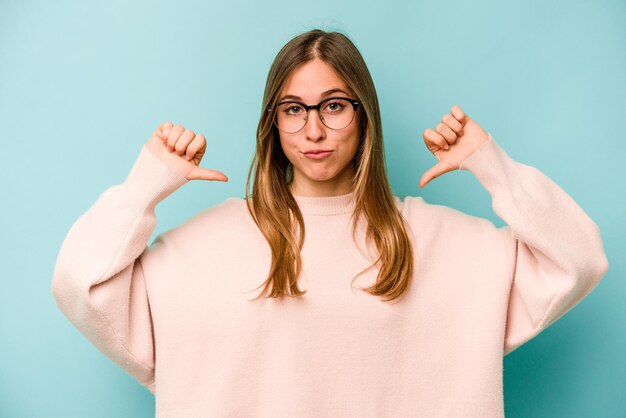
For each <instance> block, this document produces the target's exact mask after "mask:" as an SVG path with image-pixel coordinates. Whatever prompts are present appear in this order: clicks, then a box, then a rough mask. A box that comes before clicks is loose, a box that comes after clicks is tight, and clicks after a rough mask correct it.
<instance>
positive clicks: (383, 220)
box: [246, 29, 414, 300]
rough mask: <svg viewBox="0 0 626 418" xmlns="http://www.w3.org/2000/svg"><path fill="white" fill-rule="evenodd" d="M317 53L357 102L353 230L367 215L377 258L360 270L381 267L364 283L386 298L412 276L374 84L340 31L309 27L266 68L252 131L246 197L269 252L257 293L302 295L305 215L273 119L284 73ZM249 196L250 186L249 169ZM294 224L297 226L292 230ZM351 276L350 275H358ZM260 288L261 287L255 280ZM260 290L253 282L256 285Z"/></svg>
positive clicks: (410, 255)
mask: <svg viewBox="0 0 626 418" xmlns="http://www.w3.org/2000/svg"><path fill="white" fill-rule="evenodd" d="M316 58H317V59H320V60H322V61H324V62H325V63H327V64H329V65H330V66H331V67H332V68H333V69H334V70H335V71H336V72H337V73H338V74H339V76H340V77H341V78H342V79H343V80H344V81H345V83H346V84H347V86H348V87H349V88H350V89H352V91H353V92H354V93H355V94H356V99H357V100H359V102H360V103H361V107H360V108H359V110H358V111H359V112H362V113H361V115H359V116H360V117H359V118H358V119H359V120H360V121H361V126H360V130H361V131H360V133H361V140H360V143H359V146H358V149H357V151H356V153H355V156H354V159H353V161H352V164H353V166H354V172H355V176H354V178H353V184H354V189H353V191H354V196H355V201H354V203H355V208H354V213H353V215H352V234H353V237H354V236H355V231H356V228H357V223H358V222H359V220H360V219H361V217H363V218H364V219H365V220H366V224H367V229H366V235H365V236H366V243H367V244H368V245H369V244H371V243H372V242H373V243H374V245H375V248H376V249H377V251H378V259H377V260H376V261H374V262H373V264H372V265H370V266H369V267H368V268H366V269H365V270H363V271H361V272H360V273H359V274H357V276H356V277H358V276H359V275H361V274H362V273H364V272H365V271H367V270H369V269H370V268H373V267H374V266H376V265H378V266H379V273H378V276H377V280H376V282H375V283H374V284H373V285H372V286H370V287H368V288H365V289H363V290H365V291H367V292H369V293H370V294H371V295H374V296H383V298H384V300H393V299H395V298H397V297H399V296H401V295H402V294H404V292H405V291H406V290H407V289H408V287H409V285H410V282H411V278H412V276H413V268H414V267H413V251H412V245H411V241H410V239H409V235H408V234H407V229H408V228H407V227H406V224H405V220H404V218H403V217H402V215H401V213H400V212H399V211H398V209H397V208H396V207H395V204H394V201H393V194H392V192H391V188H390V186H389V183H388V179H387V172H386V168H385V155H384V147H383V134H382V125H381V118H380V110H379V106H378V97H377V95H376V89H375V88H374V83H373V81H372V78H371V76H370V73H369V70H368V69H367V65H366V64H365V61H364V60H363V57H362V56H361V54H360V52H359V51H358V49H357V48H356V46H355V45H354V44H353V43H352V42H351V41H350V39H349V38H348V37H347V36H346V35H344V34H342V33H339V32H325V31H323V30H320V29H314V30H311V31H308V32H305V33H302V34H300V35H298V36H296V37H295V38H293V39H291V40H290V41H289V42H288V43H287V44H286V45H285V46H284V47H283V48H282V49H281V50H280V51H279V53H278V54H277V56H276V58H275V59H274V62H273V63H272V66H271V68H270V71H269V74H268V77H267V82H266V85H265V93H264V95H263V108H262V113H261V118H260V120H259V125H258V127H257V133H256V153H255V155H254V158H253V160H252V164H251V166H250V170H249V172H248V178H247V181H246V203H247V206H248V211H249V212H250V215H251V216H252V218H253V219H254V222H255V223H256V224H257V226H258V227H259V229H260V230H261V232H262V233H263V235H264V236H265V239H266V240H267V242H268V243H269V246H270V249H271V251H272V262H271V266H270V271H269V275H268V277H267V279H266V280H265V282H264V283H263V284H262V285H261V286H263V285H264V288H263V290H262V292H261V293H260V294H259V295H258V296H257V297H256V298H255V299H258V298H259V297H261V296H262V295H263V294H267V297H273V298H274V297H283V296H290V297H293V296H302V295H303V294H304V293H306V291H301V290H300V289H299V288H298V284H297V279H298V277H299V276H300V273H301V270H302V260H301V257H300V251H301V250H302V246H303V243H304V236H305V231H304V220H303V218H302V213H301V212H300V209H299V207H298V204H297V202H296V200H295V198H294V197H293V195H292V194H291V192H290V190H289V188H288V185H289V183H290V182H291V181H292V180H293V167H291V163H290V162H289V160H288V159H287V157H286V156H285V154H284V153H283V151H282V148H281V146H280V137H279V133H278V130H277V128H276V127H275V125H274V123H273V121H274V119H273V115H274V112H271V111H267V109H268V108H273V107H274V106H276V105H277V104H278V100H279V97H278V95H279V94H280V91H281V89H282V87H283V86H284V84H285V82H286V80H287V78H288V77H289V76H290V74H291V73H292V72H293V71H294V70H295V69H296V68H298V67H300V66H301V65H303V64H305V63H307V62H309V61H311V60H313V59H316ZM253 171H254V181H253V183H252V196H251V198H250V194H249V188H250V181H251V176H252V172H253ZM292 231H297V232H298V234H295V233H294V232H292ZM356 277H355V278H356ZM259 287H260V286H259ZM257 289H258V287H257Z"/></svg>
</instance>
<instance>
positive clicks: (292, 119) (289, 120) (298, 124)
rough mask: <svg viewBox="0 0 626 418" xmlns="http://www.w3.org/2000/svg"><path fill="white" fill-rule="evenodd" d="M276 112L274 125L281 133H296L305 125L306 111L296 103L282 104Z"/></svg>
mask: <svg viewBox="0 0 626 418" xmlns="http://www.w3.org/2000/svg"><path fill="white" fill-rule="evenodd" d="M276 110H277V111H278V114H277V116H276V123H277V124H278V129H280V130H281V131H283V132H288V133H293V132H298V131H299V130H300V129H302V127H303V126H304V124H305V123H306V109H305V108H304V107H302V105H299V104H298V103H290V102H287V103H283V104H280V105H278V107H277V108H276Z"/></svg>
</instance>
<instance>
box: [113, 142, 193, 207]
mask: <svg viewBox="0 0 626 418" xmlns="http://www.w3.org/2000/svg"><path fill="white" fill-rule="evenodd" d="M187 182H189V180H188V179H187V178H185V177H184V176H183V175H182V174H180V173H179V172H178V171H176V170H174V169H172V168H170V167H169V166H168V165H167V164H165V163H164V162H163V161H161V160H160V159H159V157H157V156H156V155H154V153H153V152H152V151H150V150H149V149H148V148H147V147H146V146H145V145H143V146H142V148H141V152H140V153H139V156H138V157H137V159H136V160H135V163H134V164H133V167H132V168H131V170H130V172H129V173H128V176H127V177H126V180H124V182H123V183H122V184H121V186H122V188H123V190H124V191H125V193H124V195H125V197H126V199H127V202H130V206H131V208H132V210H133V212H135V213H137V214H139V213H142V212H144V211H145V210H146V209H154V207H155V206H156V205H157V203H159V202H160V201H162V200H163V199H165V198H166V197H168V196H169V195H171V194H172V193H173V192H175V191H176V190H177V189H178V188H180V187H181V186H182V185H183V184H185V183H187Z"/></svg>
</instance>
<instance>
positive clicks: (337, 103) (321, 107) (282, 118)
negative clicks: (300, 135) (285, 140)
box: [266, 97, 360, 134]
mask: <svg viewBox="0 0 626 418" xmlns="http://www.w3.org/2000/svg"><path fill="white" fill-rule="evenodd" d="M359 105H360V103H359V101H358V100H354V99H348V98H347V97H330V98H328V99H325V100H322V101H321V102H319V103H318V104H316V105H310V106H308V105H305V104H304V103H302V102H297V101H293V100H290V101H285V102H280V103H278V105H276V115H275V117H274V123H275V124H276V127H278V129H280V130H281V131H283V132H285V133H289V134H294V133H296V132H299V131H300V130H301V129H302V128H304V126H305V125H306V122H307V120H308V118H309V110H311V109H315V110H317V115H318V117H319V118H320V121H322V123H323V124H324V126H326V127H327V128H330V129H333V130H337V129H344V128H346V127H347V126H348V125H350V124H351V123H352V120H353V119H354V114H355V113H356V111H357V109H358V108H359ZM266 110H267V111H268V112H271V111H272V110H273V108H272V107H271V106H268V107H267V109H266Z"/></svg>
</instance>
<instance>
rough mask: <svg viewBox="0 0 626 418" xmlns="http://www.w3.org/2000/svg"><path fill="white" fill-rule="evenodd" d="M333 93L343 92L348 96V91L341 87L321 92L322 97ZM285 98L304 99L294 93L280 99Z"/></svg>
mask: <svg viewBox="0 0 626 418" xmlns="http://www.w3.org/2000/svg"><path fill="white" fill-rule="evenodd" d="M333 93H343V94H345V95H346V96H348V93H346V92H345V91H343V90H342V89H340V88H334V89H330V90H326V91H325V92H323V93H322V94H320V96H321V97H326V96H330V95H331V94H333ZM285 99H293V100H302V97H299V96H294V95H293V94H287V95H285V96H283V97H282V98H281V99H280V101H283V100H285Z"/></svg>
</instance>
